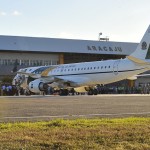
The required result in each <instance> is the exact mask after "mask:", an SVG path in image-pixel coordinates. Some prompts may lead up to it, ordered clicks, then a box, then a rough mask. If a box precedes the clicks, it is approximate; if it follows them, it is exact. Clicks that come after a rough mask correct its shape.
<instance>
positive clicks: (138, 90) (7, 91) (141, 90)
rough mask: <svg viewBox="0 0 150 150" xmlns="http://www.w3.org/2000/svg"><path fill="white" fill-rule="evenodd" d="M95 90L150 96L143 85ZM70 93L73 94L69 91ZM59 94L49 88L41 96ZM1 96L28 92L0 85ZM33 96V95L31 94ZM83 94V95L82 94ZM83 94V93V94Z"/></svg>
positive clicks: (13, 86)
mask: <svg viewBox="0 0 150 150" xmlns="http://www.w3.org/2000/svg"><path fill="white" fill-rule="evenodd" d="M95 89H96V90H97V94H150V86H149V85H147V84H145V85H143V86H139V87H135V86H133V87H126V86H118V87H117V86H107V85H105V86H99V85H98V86H96V87H95ZM69 92H70V93H73V95H74V94H77V95H78V94H79V93H75V91H74V92H72V91H69ZM58 93H60V92H59V91H58V90H55V89H53V88H51V87H49V88H48V89H47V91H45V92H44V94H42V95H53V94H58ZM0 94H1V96H13V95H16V96H18V95H30V94H31V93H30V91H29V90H27V89H23V88H21V87H20V86H15V85H11V84H2V85H1V92H0ZM32 94H33V93H32ZM82 94H83V93H82ZM84 94H85V93H84Z"/></svg>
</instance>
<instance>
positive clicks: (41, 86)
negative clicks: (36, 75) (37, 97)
mask: <svg viewBox="0 0 150 150" xmlns="http://www.w3.org/2000/svg"><path fill="white" fill-rule="evenodd" d="M47 88H48V84H47V83H44V82H43V81H42V80H40V79H36V80H34V81H32V82H30V83H29V90H30V91H31V92H33V93H39V92H41V91H46V90H47Z"/></svg>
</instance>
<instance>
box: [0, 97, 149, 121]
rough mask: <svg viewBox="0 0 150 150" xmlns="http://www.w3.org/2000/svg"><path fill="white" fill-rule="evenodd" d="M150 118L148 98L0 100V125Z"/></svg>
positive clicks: (11, 98) (22, 98)
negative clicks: (82, 119)
mask: <svg viewBox="0 0 150 150" xmlns="http://www.w3.org/2000/svg"><path fill="white" fill-rule="evenodd" d="M123 117H150V95H148V94H145V95H141V94H124V95H122V94H118V95H113V94H110V95H96V96H88V95H79V96H38V95H36V96H10V97H0V122H18V121H48V120H52V119H56V118H57V119H58V118H65V119H74V118H123Z"/></svg>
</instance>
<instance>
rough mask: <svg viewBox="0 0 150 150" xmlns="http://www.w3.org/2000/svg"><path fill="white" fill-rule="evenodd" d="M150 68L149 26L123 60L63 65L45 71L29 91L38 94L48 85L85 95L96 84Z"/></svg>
mask: <svg viewBox="0 0 150 150" xmlns="http://www.w3.org/2000/svg"><path fill="white" fill-rule="evenodd" d="M149 69H150V26H149V27H148V29H147V31H146V32H145V34H144V36H143V38H142V40H141V42H140V43H139V45H138V46H137V48H136V50H135V51H134V52H133V53H132V54H131V55H130V56H127V57H126V58H125V59H118V60H106V61H94V62H82V63H72V64H63V65H58V66H56V67H54V68H53V69H52V68H48V69H46V70H45V71H43V72H42V73H41V76H40V78H38V79H35V80H34V81H31V82H30V83H29V90H30V91H32V92H34V93H38V92H40V91H44V90H46V88H47V85H48V84H49V85H50V86H52V87H58V88H70V87H72V88H74V89H75V91H77V92H84V91H85V90H88V89H89V88H88V87H92V86H95V85H96V84H109V83H113V82H116V81H120V80H123V79H134V78H135V75H137V74H140V73H143V72H145V71H147V70H149Z"/></svg>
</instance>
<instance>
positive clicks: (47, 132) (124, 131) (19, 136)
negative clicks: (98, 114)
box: [0, 118, 150, 150]
mask: <svg viewBox="0 0 150 150" xmlns="http://www.w3.org/2000/svg"><path fill="white" fill-rule="evenodd" d="M0 149H3V150H5V149H10V150H20V149H31V150H32V149H37V150H38V149H39V150H41V149H43V150H44V149H47V150H49V149H54V150H55V149H56V150H80V149H81V150H82V149H94V150H112V149H115V150H129V149H130V150H148V149H150V118H123V119H77V120H63V119H57V120H52V121H49V122H18V123H1V124H0Z"/></svg>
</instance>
